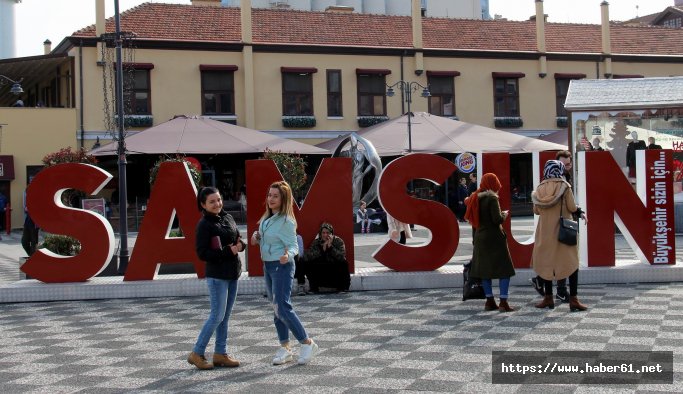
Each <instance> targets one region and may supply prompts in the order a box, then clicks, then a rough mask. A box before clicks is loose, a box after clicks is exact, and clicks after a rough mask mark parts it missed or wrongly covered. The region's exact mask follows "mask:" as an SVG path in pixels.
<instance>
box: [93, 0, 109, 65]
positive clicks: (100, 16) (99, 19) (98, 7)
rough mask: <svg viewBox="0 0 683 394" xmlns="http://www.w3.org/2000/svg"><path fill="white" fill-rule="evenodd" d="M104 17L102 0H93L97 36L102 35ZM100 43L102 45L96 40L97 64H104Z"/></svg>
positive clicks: (103, 31)
mask: <svg viewBox="0 0 683 394" xmlns="http://www.w3.org/2000/svg"><path fill="white" fill-rule="evenodd" d="M105 23H106V22H105V18H104V0H96V1H95V36H97V37H98V38H99V37H101V36H102V34H104V33H105ZM102 45H104V44H103V43H102V42H101V41H98V42H97V58H98V60H97V64H98V65H100V66H102V65H104V59H100V57H102V56H103V54H102Z"/></svg>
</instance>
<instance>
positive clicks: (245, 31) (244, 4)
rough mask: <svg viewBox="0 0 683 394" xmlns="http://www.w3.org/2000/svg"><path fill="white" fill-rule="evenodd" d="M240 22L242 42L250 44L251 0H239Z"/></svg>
mask: <svg viewBox="0 0 683 394" xmlns="http://www.w3.org/2000/svg"><path fill="white" fill-rule="evenodd" d="M240 22H241V25H242V42H243V43H245V44H251V40H252V23H251V0H241V1H240Z"/></svg>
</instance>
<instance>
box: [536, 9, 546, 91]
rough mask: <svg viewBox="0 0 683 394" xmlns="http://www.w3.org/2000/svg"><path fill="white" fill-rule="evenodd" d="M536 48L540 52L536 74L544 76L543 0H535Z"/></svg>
mask: <svg viewBox="0 0 683 394" xmlns="http://www.w3.org/2000/svg"><path fill="white" fill-rule="evenodd" d="M535 19H536V50H537V51H538V52H539V53H540V54H541V56H540V57H539V58H538V76H539V77H541V78H545V76H546V75H548V68H547V63H546V56H545V14H544V13H543V0H536V18H535Z"/></svg>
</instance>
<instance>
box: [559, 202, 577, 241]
mask: <svg viewBox="0 0 683 394" xmlns="http://www.w3.org/2000/svg"><path fill="white" fill-rule="evenodd" d="M563 208H564V195H562V206H560V232H559V234H558V236H557V240H558V241H560V242H562V243H563V244H565V245H569V246H574V245H576V243H577V236H578V234H579V222H575V221H573V220H571V219H565V218H564V217H562V209H563Z"/></svg>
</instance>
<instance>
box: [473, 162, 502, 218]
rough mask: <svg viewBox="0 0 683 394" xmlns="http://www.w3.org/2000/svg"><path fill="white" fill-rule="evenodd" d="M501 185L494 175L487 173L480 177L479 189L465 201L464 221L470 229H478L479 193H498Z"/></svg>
mask: <svg viewBox="0 0 683 394" xmlns="http://www.w3.org/2000/svg"><path fill="white" fill-rule="evenodd" d="M501 187H502V185H501V184H500V180H499V179H498V177H497V176H496V174H494V173H491V172H488V173H486V174H484V176H483V177H481V183H479V189H477V190H475V191H474V192H473V193H472V194H471V195H470V196H469V197H468V198H467V199H466V200H465V204H466V205H467V210H466V211H465V220H467V221H468V222H470V224H471V225H472V227H474V228H475V229H476V228H479V193H481V192H483V191H487V190H490V191H493V192H495V193H498V191H499V190H500V188H501Z"/></svg>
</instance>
